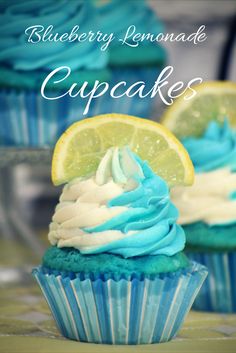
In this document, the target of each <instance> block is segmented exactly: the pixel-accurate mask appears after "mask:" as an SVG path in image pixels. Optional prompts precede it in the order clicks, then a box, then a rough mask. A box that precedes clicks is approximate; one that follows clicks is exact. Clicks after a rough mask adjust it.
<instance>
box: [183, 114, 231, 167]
mask: <svg viewBox="0 0 236 353" xmlns="http://www.w3.org/2000/svg"><path fill="white" fill-rule="evenodd" d="M182 143H183V145H184V146H185V148H186V149H187V150H188V153H189V155H190V158H191V159H192V162H193V164H194V168H195V171H196V172H197V173H198V172H207V171H210V170H215V169H218V168H220V167H224V166H236V134H235V132H234V131H233V130H232V129H231V128H230V126H229V123H228V121H227V120H225V121H224V124H223V125H222V126H221V125H220V124H219V123H217V122H215V121H212V122H210V123H209V125H208V128H207V129H206V131H205V133H204V134H203V136H202V137H201V138H194V137H191V138H186V139H183V141H182Z"/></svg>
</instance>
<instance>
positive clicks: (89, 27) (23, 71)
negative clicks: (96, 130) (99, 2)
mask: <svg viewBox="0 0 236 353" xmlns="http://www.w3.org/2000/svg"><path fill="white" fill-rule="evenodd" d="M128 4H130V5H128ZM128 4H127V5H126V6H124V5H125V4H124V5H122V6H121V3H119V6H121V12H119V11H117V10H118V5H117V4H115V3H114V4H113V5H114V9H116V10H115V11H114V10H113V6H110V7H108V8H107V7H106V6H105V7H101V9H103V10H102V13H101V14H100V13H99V12H100V11H98V10H97V9H95V7H94V6H93V5H92V3H91V1H82V0H81V1H69V0H63V1H55V0H45V1H44V2H42V1H39V0H36V1H33V2H29V1H26V0H24V1H21V2H20V3H19V2H18V1H12V2H11V3H10V4H7V3H5V2H4V3H1V4H0V9H1V14H0V30H1V33H4V38H3V39H2V41H1V53H0V104H1V111H0V120H1V125H0V145H7V146H30V147H33V146H41V147H42V146H52V145H53V144H54V143H55V141H56V140H57V138H58V137H59V136H60V135H61V133H62V132H63V131H64V130H65V128H66V127H67V126H69V125H70V124H71V123H72V122H73V121H74V120H78V119H83V118H84V117H86V116H92V115H97V114H102V113H106V112H110V111H116V112H119V113H122V112H123V113H130V114H137V115H142V116H145V117H149V115H150V107H151V104H150V103H151V99H150V98H137V95H134V96H133V97H126V96H125V95H122V97H120V98H118V99H114V98H113V97H111V95H110V92H109V90H108V91H107V92H106V93H105V94H103V95H102V96H100V97H98V98H94V99H92V101H91V104H90V107H89V110H88V111H86V112H85V107H86V104H87V102H88V99H89V98H88V97H89V93H90V92H91V90H92V89H93V87H94V84H95V81H96V80H97V81H98V82H108V84H109V87H110V88H112V87H113V86H114V85H115V84H116V83H118V82H119V81H121V80H125V81H126V82H127V87H129V86H130V84H131V83H135V82H136V81H137V80H143V81H145V83H147V90H148V88H149V85H151V83H152V84H154V82H155V78H156V77H157V73H158V71H159V69H160V67H162V64H163V60H164V59H163V55H164V54H163V51H162V50H161V49H160V48H159V47H158V46H155V45H154V47H155V49H151V45H150V46H147V47H146V46H145V56H144V55H143V50H141V48H129V47H126V48H125V47H124V49H123V47H122V45H121V44H120V43H119V42H118V40H117V41H116V42H117V46H114V48H113V49H112V48H111V52H110V53H109V51H110V46H109V47H108V49H107V50H105V51H103V50H101V46H102V44H103V43H99V42H98V40H96V39H94V40H89V39H88V38H87V39H86V40H83V41H82V42H79V41H78V40H74V41H72V42H69V41H68V40H64V39H63V40H62V41H60V40H58V38H56V39H55V41H53V38H54V37H53V35H55V34H56V33H58V34H59V35H63V34H66V33H68V34H70V32H71V31H72V29H73V28H74V27H75V26H79V28H78V30H77V31H76V33H77V34H81V33H87V34H88V33H89V32H92V33H94V34H96V33H97V31H98V30H100V31H103V32H105V31H108V32H109V31H111V29H112V28H111V27H112V19H113V21H118V22H120V18H121V17H123V16H124V18H125V16H126V14H127V18H129V17H128V15H129V14H130V11H131V10H132V11H133V10H134V9H133V6H134V2H133V5H132V4H131V2H128ZM134 7H135V11H136V12H134V13H133V16H134V23H135V24H137V25H138V24H140V25H139V26H138V28H139V29H140V30H144V29H148V28H149V27H147V26H143V25H142V22H143V21H144V20H145V21H146V22H148V21H149V22H150V28H149V29H150V30H151V27H152V26H153V31H154V32H157V31H158V30H159V26H160V25H159V22H158V21H157V19H156V18H155V16H154V14H153V13H152V12H151V11H150V10H149V9H148V8H146V6H145V5H144V4H143V3H142V2H141V3H140V4H139V2H138V3H136V5H135V6H134ZM103 13H104V16H105V15H106V16H105V17H103ZM35 25H38V26H42V27H40V28H38V29H37V30H36V31H35V32H32V31H34V30H33V29H32V26H35ZM102 25H104V28H103V26H102ZM124 25H125V27H126V24H125V23H124ZM49 26H53V27H52V28H51V29H50V28H49V30H48V32H47V29H48V27H49ZM100 26H101V28H100ZM113 30H114V27H113ZM45 31H46V32H45ZM32 33H34V34H32ZM44 33H46V34H44ZM31 34H32V37H31V39H33V40H34V41H37V40H38V39H40V41H39V42H37V43H29V42H28V40H29V38H30V35H31ZM43 34H44V37H43ZM118 34H121V32H120V28H118ZM50 36H51V37H50ZM94 38H95V35H94ZM112 47H113V46H112ZM119 50H121V52H120V53H119ZM126 51H127V54H126ZM135 53H136V54H135ZM108 57H110V67H108V66H107V65H108ZM123 61H124V62H123ZM126 63H127V64H128V65H129V69H127V70H126V66H125V65H126ZM124 64H125V65H124ZM63 66H66V67H69V68H70V70H71V72H70V73H69V72H68V70H67V69H66V68H65V69H64V70H61V71H60V72H58V73H57V74H55V75H54V76H53V78H52V79H51V80H49V81H48V83H47V85H46V91H47V92H46V93H47V94H46V95H47V96H48V97H60V98H59V99H56V100H48V99H45V98H43V97H42V95H41V92H40V91H41V86H42V83H43V82H44V80H45V78H46V77H47V76H48V75H49V74H50V73H51V72H52V71H53V70H54V69H57V68H59V67H63ZM133 66H137V67H136V68H135V69H133V68H132V67H133ZM113 68H114V70H113ZM67 74H68V75H67ZM65 76H67V77H66V79H63V78H65ZM85 81H87V82H88V84H87V86H86V88H85V90H84V98H81V96H80V95H76V96H75V97H70V96H69V95H68V94H66V95H65V92H68V90H69V89H70V88H71V86H72V85H73V84H77V86H76V85H75V86H76V87H74V92H73V93H76V92H78V91H79V89H80V88H81V86H82V85H83V83H84V82H85ZM104 85H105V84H103V87H104ZM75 91H76V92H75ZM119 94H120V92H119Z"/></svg>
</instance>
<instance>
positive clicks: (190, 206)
mask: <svg viewBox="0 0 236 353" xmlns="http://www.w3.org/2000/svg"><path fill="white" fill-rule="evenodd" d="M182 142H183V144H184V146H185V148H186V149H187V150H188V152H189V155H190V158H191V159H192V161H193V165H194V168H195V171H196V174H195V181H194V184H193V186H191V187H189V188H184V187H177V188H175V189H173V190H172V200H173V202H174V204H175V205H176V207H177V208H178V210H179V212H180V217H179V223H180V224H191V223H195V222H200V221H201V222H204V223H207V224H208V225H210V226H213V225H214V226H216V225H218V226H221V225H229V224H235V223H236V197H235V195H236V193H235V191H236V173H235V171H236V168H235V167H236V133H235V131H233V129H231V128H230V126H229V123H228V121H227V120H225V121H224V124H223V125H220V124H219V123H217V122H215V121H212V122H210V123H209V125H208V127H207V129H206V131H205V133H204V134H203V136H202V137H200V138H194V137H193V138H186V139H184V140H183V141H182Z"/></svg>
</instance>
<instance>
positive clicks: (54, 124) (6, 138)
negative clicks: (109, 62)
mask: <svg viewBox="0 0 236 353" xmlns="http://www.w3.org/2000/svg"><path fill="white" fill-rule="evenodd" d="M159 72H160V69H157V68H155V69H154V68H153V69H148V68H147V69H141V68H139V69H138V68H137V69H114V70H113V71H112V78H111V81H110V82H109V84H110V87H112V86H113V85H115V84H116V83H117V82H120V81H123V80H125V81H126V82H127V87H129V85H131V84H132V83H135V82H137V81H140V80H141V81H144V82H145V83H146V86H147V88H146V91H145V92H148V90H150V89H151V86H152V85H153V84H154V82H155V79H156V77H157V76H158V74H159ZM54 95H55V93H54ZM153 101H154V100H153V99H152V98H150V97H146V98H139V97H138V96H137V95H135V96H134V97H131V98H129V97H127V96H124V97H121V98H117V99H115V98H112V97H111V96H110V95H109V93H106V94H104V95H103V96H101V97H98V98H95V99H93V100H92V102H91V105H90V109H89V112H88V114H86V115H83V111H84V109H85V106H86V103H87V99H82V98H81V97H75V98H71V97H69V96H65V97H62V98H60V99H57V100H51V101H50V100H47V99H44V98H43V97H42V96H41V94H40V90H39V89H38V91H37V92H36V91H26V90H21V91H16V90H13V89H10V90H1V91H0V107H1V109H0V122H1V124H0V145H3V146H21V147H47V146H49V147H50V146H53V145H54V144H55V142H56V141H57V139H58V138H59V136H60V135H61V134H62V133H63V132H64V131H65V129H66V128H67V127H68V126H70V125H71V124H72V123H73V122H75V121H78V120H82V119H84V118H86V117H90V116H94V115H98V114H105V113H121V114H122V113H123V114H129V115H137V116H140V117H144V118H149V117H150V115H151V111H152V107H153Z"/></svg>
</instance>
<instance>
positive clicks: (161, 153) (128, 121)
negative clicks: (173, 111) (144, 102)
mask: <svg viewBox="0 0 236 353" xmlns="http://www.w3.org/2000/svg"><path fill="white" fill-rule="evenodd" d="M126 145H128V146H129V147H130V148H131V149H132V151H133V152H135V153H137V154H138V155H139V156H140V157H141V158H142V159H143V160H146V161H148V162H149V165H150V166H151V167H152V169H153V170H154V172H155V173H157V174H158V175H159V176H161V177H162V178H163V179H165V180H166V181H167V182H168V184H169V185H170V186H174V185H191V184H192V183H193V177H194V171H193V165H192V162H191V160H190V158H189V155H188V153H187V151H186V150H185V148H184V147H183V145H182V144H181V143H180V142H179V141H178V140H177V139H176V138H175V137H174V135H173V134H172V133H171V132H169V131H168V130H167V129H166V128H165V127H164V126H162V125H160V124H158V123H155V122H152V121H150V120H146V119H141V118H136V117H133V116H128V115H122V114H106V115H100V116H96V117H93V118H89V119H85V120H81V121H79V122H77V123H74V124H73V125H71V126H70V127H69V128H68V129H67V130H66V132H65V133H64V134H63V135H62V136H61V137H60V138H59V140H58V142H57V144H56V147H55V150H54V154H53V160H52V181H53V183H54V184H55V185H60V184H63V183H66V182H68V181H70V180H72V179H74V178H76V177H85V176H88V175H91V174H93V173H95V171H96V169H97V167H98V164H99V162H100V161H101V159H102V157H103V156H104V155H105V153H106V150H107V149H108V148H110V147H113V146H117V147H122V146H126Z"/></svg>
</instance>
